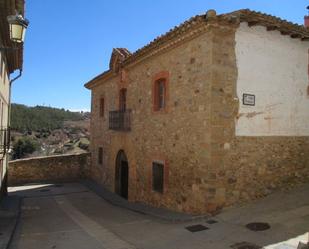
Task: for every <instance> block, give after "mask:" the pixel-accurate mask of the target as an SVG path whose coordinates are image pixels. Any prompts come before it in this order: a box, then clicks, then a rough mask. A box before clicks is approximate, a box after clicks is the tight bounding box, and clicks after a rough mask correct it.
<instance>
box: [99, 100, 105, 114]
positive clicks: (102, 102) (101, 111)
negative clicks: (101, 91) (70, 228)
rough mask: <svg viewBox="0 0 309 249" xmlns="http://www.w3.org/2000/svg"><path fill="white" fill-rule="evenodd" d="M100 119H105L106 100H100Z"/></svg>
mask: <svg viewBox="0 0 309 249" xmlns="http://www.w3.org/2000/svg"><path fill="white" fill-rule="evenodd" d="M100 117H104V98H101V99H100Z"/></svg>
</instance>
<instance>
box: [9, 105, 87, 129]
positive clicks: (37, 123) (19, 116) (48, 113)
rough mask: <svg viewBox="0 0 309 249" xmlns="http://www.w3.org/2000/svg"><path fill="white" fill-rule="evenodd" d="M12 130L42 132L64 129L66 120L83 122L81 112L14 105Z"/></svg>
mask: <svg viewBox="0 0 309 249" xmlns="http://www.w3.org/2000/svg"><path fill="white" fill-rule="evenodd" d="M11 117H12V119H11V128H12V129H13V130H16V131H19V132H28V131H41V132H47V131H50V130H55V129H61V128H63V122H64V121H66V120H72V121H78V120H83V119H84V115H83V113H80V112H71V111H68V110H65V109H58V108H52V107H46V106H35V107H28V106H25V105H20V104H12V116H11Z"/></svg>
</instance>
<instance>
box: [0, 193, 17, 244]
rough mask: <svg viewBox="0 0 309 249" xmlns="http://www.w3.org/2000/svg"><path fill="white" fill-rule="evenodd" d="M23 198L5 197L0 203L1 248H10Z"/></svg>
mask: <svg viewBox="0 0 309 249" xmlns="http://www.w3.org/2000/svg"><path fill="white" fill-rule="evenodd" d="M20 204H21V198H20V197H18V196H10V197H5V198H4V199H3V200H2V202H1V204H0V249H6V248H8V246H9V244H10V242H11V240H12V237H13V234H14V230H15V228H16V225H17V221H18V217H19V214H20Z"/></svg>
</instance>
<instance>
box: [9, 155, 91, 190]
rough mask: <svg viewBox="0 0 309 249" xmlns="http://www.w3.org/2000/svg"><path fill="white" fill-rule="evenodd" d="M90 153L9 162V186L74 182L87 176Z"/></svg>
mask: <svg viewBox="0 0 309 249" xmlns="http://www.w3.org/2000/svg"><path fill="white" fill-rule="evenodd" d="M89 164H90V153H82V154H72V155H59V156H47V157H35V158H27V159H20V160H14V161H10V162H9V170H8V172H9V174H8V181H9V185H11V186H12V185H18V184H24V183H32V182H47V181H53V182H55V181H76V180H79V179H83V178H86V177H87V176H88V170H89Z"/></svg>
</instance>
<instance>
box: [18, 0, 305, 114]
mask: <svg viewBox="0 0 309 249" xmlns="http://www.w3.org/2000/svg"><path fill="white" fill-rule="evenodd" d="M307 5H309V1H308V0H296V1H290V0H280V1H279V0H259V1H253V0H251V1H249V0H239V1H237V0H235V1H231V0H144V1H142V0H122V1H120V0H109V1H107V0H44V1H42V0H26V17H27V18H28V19H29V21H30V25H29V28H28V30H27V35H26V42H25V57H24V72H23V76H22V78H21V79H19V80H18V81H16V82H14V83H13V92H12V100H13V102H15V103H21V104H26V105H30V106H33V105H46V106H53V107H61V108H65V109H71V110H89V109H90V91H89V90H87V89H85V88H84V86H83V85H84V83H85V82H87V81H88V80H90V79H91V78H93V77H95V76H96V75H98V74H99V73H101V72H103V71H105V70H106V69H108V63H109V59H110V54H111V51H112V48H113V47H126V48H127V49H129V50H130V51H135V50H136V49H138V48H140V47H142V46H143V45H145V44H147V43H148V42H149V41H151V40H152V39H154V38H155V37H156V36H158V35H160V34H162V33H165V32H166V31H168V30H169V29H170V28H172V27H174V26H175V25H178V24H180V23H181V22H183V21H185V20H186V19H188V18H190V17H191V16H194V15H196V14H201V13H204V12H206V11H207V10H208V9H215V10H216V11H217V12H218V13H225V12H230V11H234V10H237V9H241V8H250V9H252V10H256V11H262V12H266V13H268V14H272V15H276V16H278V17H281V18H283V19H287V20H289V21H292V22H295V23H299V24H303V18H304V15H305V14H306V13H307V11H306V6H307Z"/></svg>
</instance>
